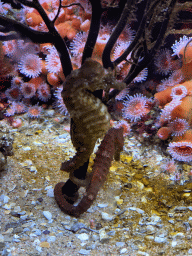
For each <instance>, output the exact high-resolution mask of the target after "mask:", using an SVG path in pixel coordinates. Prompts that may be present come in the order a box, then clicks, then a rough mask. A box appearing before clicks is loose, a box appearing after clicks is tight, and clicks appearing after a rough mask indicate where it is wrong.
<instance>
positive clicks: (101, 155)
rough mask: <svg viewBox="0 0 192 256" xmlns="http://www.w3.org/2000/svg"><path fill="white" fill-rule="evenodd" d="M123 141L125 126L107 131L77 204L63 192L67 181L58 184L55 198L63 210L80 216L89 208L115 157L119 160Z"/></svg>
mask: <svg viewBox="0 0 192 256" xmlns="http://www.w3.org/2000/svg"><path fill="white" fill-rule="evenodd" d="M123 143H124V138H123V128H119V129H115V128H111V129H110V130H109V131H108V132H107V134H106V135H105V137H104V139H103V141H102V142H101V145H100V146H99V149H98V151H97V153H96V158H95V161H94V165H93V169H92V173H91V175H90V181H89V183H88V186H87V188H86V192H85V194H84V196H83V198H82V199H81V201H80V203H79V204H78V205H77V206H73V205H72V204H70V203H69V202H68V201H67V199H66V198H65V195H64V194H63V193H62V187H63V186H64V184H65V183H64V182H60V183H58V184H56V186H55V189H54V195H55V200H56V202H57V204H58V205H59V207H60V209H61V210H62V211H63V212H65V213H67V214H69V215H72V216H74V217H79V216H80V215H81V214H82V213H84V212H85V211H87V209H89V207H90V206H91V205H92V203H93V201H94V200H95V199H96V196H97V194H98V192H99V189H100V188H101V186H102V185H103V184H104V182H105V181H106V179H107V174H108V172H109V168H110V166H111V162H112V160H113V157H114V158H115V160H119V158H120V152H121V151H122V149H123Z"/></svg>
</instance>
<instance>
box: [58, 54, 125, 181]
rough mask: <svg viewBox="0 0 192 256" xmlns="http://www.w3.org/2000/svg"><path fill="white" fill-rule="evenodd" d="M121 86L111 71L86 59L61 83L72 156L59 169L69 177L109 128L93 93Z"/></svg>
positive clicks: (108, 118)
mask: <svg viewBox="0 0 192 256" xmlns="http://www.w3.org/2000/svg"><path fill="white" fill-rule="evenodd" d="M125 86H126V85H125V83H123V82H120V81H117V80H116V79H115V78H114V76H113V75H112V71H110V70H105V69H104V68H103V67H102V65H101V64H99V63H98V62H97V61H94V60H92V59H91V58H88V59H87V60H86V61H85V62H84V64H83V65H82V66H81V68H79V69H76V70H74V71H72V72H71V74H70V75H69V76H68V77H67V78H66V81H65V82H64V86H63V91H62V97H63V100H64V103H65V105H66V107H67V109H68V111H69V113H70V117H71V118H72V120H73V122H72V123H71V140H72V143H73V145H74V147H75V148H76V151H77V153H76V155H75V156H74V157H73V158H72V159H70V160H69V161H66V162H64V163H62V165H61V170H63V171H66V172H70V175H71V179H72V176H73V175H72V174H73V172H74V171H75V170H77V169H78V168H79V167H80V166H82V165H83V164H84V163H85V162H86V161H87V160H88V159H89V157H90V155H91V154H92V152H93V149H94V146H95V143H96V141H97V139H98V138H101V137H103V136H104V135H105V134H106V132H107V131H108V130H109V128H110V119H111V117H110V114H109V113H108V110H107V107H106V106H105V104H104V103H103V102H102V101H101V100H100V99H99V98H97V97H95V96H94V95H93V92H95V91H97V90H101V89H102V90H104V91H105V92H106V93H107V92H109V90H110V88H114V89H118V90H122V89H123V88H125Z"/></svg>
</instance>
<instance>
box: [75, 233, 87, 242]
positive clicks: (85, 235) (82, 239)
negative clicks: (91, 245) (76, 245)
mask: <svg viewBox="0 0 192 256" xmlns="http://www.w3.org/2000/svg"><path fill="white" fill-rule="evenodd" d="M76 237H77V238H78V239H79V240H81V241H86V240H88V239H89V235H87V234H86V233H82V234H76Z"/></svg>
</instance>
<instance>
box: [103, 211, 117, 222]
mask: <svg viewBox="0 0 192 256" xmlns="http://www.w3.org/2000/svg"><path fill="white" fill-rule="evenodd" d="M101 218H102V219H103V220H107V221H112V220H113V219H114V216H113V215H110V214H108V213H107V212H101Z"/></svg>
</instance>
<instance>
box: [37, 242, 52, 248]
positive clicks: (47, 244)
mask: <svg viewBox="0 0 192 256" xmlns="http://www.w3.org/2000/svg"><path fill="white" fill-rule="evenodd" d="M39 246H40V247H43V248H50V244H49V243H48V242H41V243H40V244H39Z"/></svg>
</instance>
